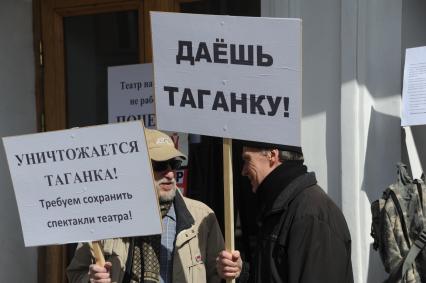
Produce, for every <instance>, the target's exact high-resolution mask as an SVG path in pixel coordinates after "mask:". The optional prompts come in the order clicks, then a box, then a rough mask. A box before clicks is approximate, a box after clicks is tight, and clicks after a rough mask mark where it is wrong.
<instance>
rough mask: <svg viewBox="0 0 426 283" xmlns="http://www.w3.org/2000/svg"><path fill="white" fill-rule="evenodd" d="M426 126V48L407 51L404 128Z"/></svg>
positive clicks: (403, 93) (403, 110)
mask: <svg viewBox="0 0 426 283" xmlns="http://www.w3.org/2000/svg"><path fill="white" fill-rule="evenodd" d="M424 124H426V46H423V47H416V48H408V49H407V50H406V51H405V66H404V84H403V89H402V117H401V125H402V126H414V125H424Z"/></svg>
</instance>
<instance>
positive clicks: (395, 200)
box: [389, 190, 411, 248]
mask: <svg viewBox="0 0 426 283" xmlns="http://www.w3.org/2000/svg"><path fill="white" fill-rule="evenodd" d="M389 194H390V196H391V198H392V201H393V203H394V204H395V208H396V211H397V212H398V216H399V219H400V221H401V226H402V232H403V233H404V238H405V241H406V242H407V246H408V247H409V248H410V247H411V244H410V238H409V237H408V231H407V225H406V223H405V218H404V214H403V213H402V209H401V205H400V204H399V200H398V197H397V196H396V194H395V192H394V191H393V190H389Z"/></svg>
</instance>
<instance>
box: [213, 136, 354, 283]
mask: <svg viewBox="0 0 426 283" xmlns="http://www.w3.org/2000/svg"><path fill="white" fill-rule="evenodd" d="M242 158H243V161H244V166H243V169H242V175H244V176H247V177H248V178H249V180H250V182H251V186H252V189H253V192H255V193H257V194H258V196H259V202H260V205H259V213H258V218H257V223H258V226H259V234H258V238H257V246H256V250H255V255H254V262H252V263H251V264H250V265H249V264H248V263H247V262H244V263H243V262H242V260H241V257H240V253H239V252H238V251H232V252H227V251H222V252H220V253H219V255H218V257H217V259H216V268H217V271H218V273H219V275H220V276H221V277H222V278H224V279H235V278H238V280H239V282H256V283H260V282H263V283H268V282H289V283H296V282H298V283H314V282H315V283H318V282H319V283H352V282H353V274H352V263H351V238H350V234H349V230H348V227H347V224H346V221H345V218H344V216H343V214H342V212H341V211H340V209H339V208H338V207H337V206H336V204H334V202H333V201H332V200H331V199H330V198H329V197H328V196H327V194H326V193H325V192H324V191H323V190H322V189H321V188H320V187H319V186H318V185H317V181H316V178H315V174H314V173H308V172H307V168H306V166H304V165H303V154H302V150H301V148H300V147H290V146H284V145H275V144H265V143H260V142H246V143H245V146H244V147H243V153H242Z"/></svg>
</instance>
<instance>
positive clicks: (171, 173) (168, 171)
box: [163, 165, 175, 179]
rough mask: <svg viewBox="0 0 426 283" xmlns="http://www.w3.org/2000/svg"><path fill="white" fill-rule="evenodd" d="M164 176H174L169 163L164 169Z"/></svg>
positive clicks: (169, 177)
mask: <svg viewBox="0 0 426 283" xmlns="http://www.w3.org/2000/svg"><path fill="white" fill-rule="evenodd" d="M163 176H164V177H165V178H168V179H173V178H174V177H175V171H173V170H172V168H171V167H170V165H169V166H168V167H167V170H165V171H164V175H163Z"/></svg>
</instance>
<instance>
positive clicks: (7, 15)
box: [0, 0, 37, 283]
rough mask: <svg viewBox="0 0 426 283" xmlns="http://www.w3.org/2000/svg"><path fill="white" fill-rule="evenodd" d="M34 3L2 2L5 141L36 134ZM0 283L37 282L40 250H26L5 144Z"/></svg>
mask: <svg viewBox="0 0 426 283" xmlns="http://www.w3.org/2000/svg"><path fill="white" fill-rule="evenodd" d="M32 46H33V33H32V3H31V0H1V1H0V137H4V136H11V135H18V134H25V133H33V132H35V131H36V120H35V99H34V70H35V69H34V54H33V47H32ZM0 194H1V195H0V216H1V220H0V250H1V253H0V282H27V283H31V282H37V250H36V249H35V248H25V247H24V241H23V238H22V231H21V227H20V221H19V216H18V209H17V206H16V200H15V195H14V193H13V188H12V184H11V180H10V175H9V171H8V168H7V163H6V157H5V154H4V149H3V145H1V146H0Z"/></svg>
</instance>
